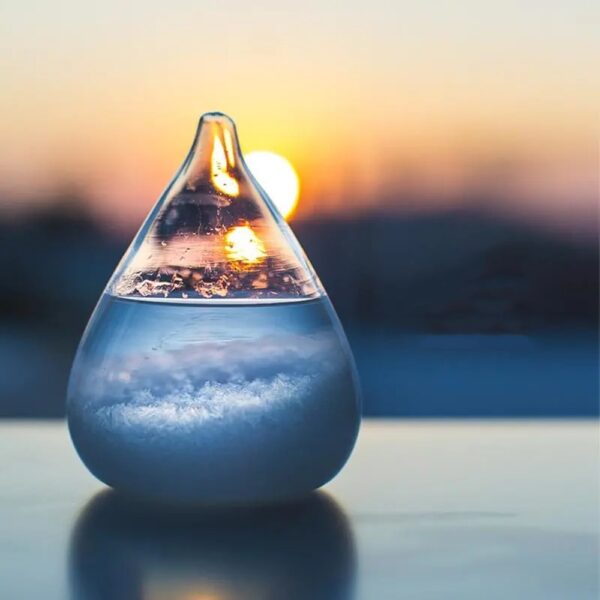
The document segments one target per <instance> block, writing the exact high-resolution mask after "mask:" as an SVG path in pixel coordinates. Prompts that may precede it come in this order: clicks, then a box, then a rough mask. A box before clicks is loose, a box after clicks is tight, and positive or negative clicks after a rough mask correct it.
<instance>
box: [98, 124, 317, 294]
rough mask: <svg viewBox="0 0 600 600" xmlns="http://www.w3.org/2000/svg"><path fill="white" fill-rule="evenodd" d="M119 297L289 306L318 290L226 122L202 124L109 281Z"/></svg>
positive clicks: (309, 268) (233, 131) (308, 269)
mask: <svg viewBox="0 0 600 600" xmlns="http://www.w3.org/2000/svg"><path fill="white" fill-rule="evenodd" d="M110 289H111V291H112V292H113V293H114V294H116V295H117V296H120V297H129V298H135V297H137V298H146V299H156V298H168V299H169V300H178V299H179V300H188V301H196V302H202V301H204V300H207V299H210V300H216V299H222V300H225V301H228V302H242V303H244V302H248V301H254V300H258V299H267V298H268V299H270V300H279V301H284V302H289V301H291V300H299V299H306V298H316V297H318V296H319V295H321V294H322V291H323V290H322V287H321V284H320V282H319V280H318V278H317V277H316V275H315V273H314V271H313V270H312V268H311V267H310V265H309V263H308V261H307V260H306V257H305V256H304V253H303V252H302V249H301V248H300V246H299V245H298V243H297V241H296V240H295V238H294V236H293V235H292V234H291V232H290V230H289V228H288V226H287V224H286V223H285V221H284V220H283V219H282V218H281V216H280V215H279V214H278V213H277V210H276V209H275V207H274V206H273V204H272V202H271V201H270V199H269V198H268V197H267V196H266V194H264V192H263V191H262V190H261V189H260V187H259V186H258V185H257V184H256V182H255V181H254V179H253V178H252V175H251V174H250V172H249V171H248V169H247V167H246V165H245V163H244V160H243V158H242V155H241V152H240V147H239V142H238V138H237V133H236V130H235V125H234V124H233V121H232V120H231V119H230V118H229V117H226V116H225V115H223V114H221V113H208V114H206V115H204V116H203V117H202V119H201V120H200V124H199V126H198V131H197V133H196V138H195V140H194V143H193V145H192V148H191V150H190V152H189V154H188V156H187V158H186V159H185V161H184V163H183V165H182V167H181V169H180V170H179V172H178V173H177V175H176V176H175V179H174V180H173V182H172V183H171V184H170V185H169V187H168V188H167V190H166V191H165V193H164V194H163V196H162V198H161V199H160V200H159V202H158V204H157V206H156V208H155V209H154V210H153V211H152V213H151V214H150V216H149V218H148V219H147V221H146V223H145V224H144V226H143V227H142V230H141V231H140V233H139V234H138V236H137V238H136V240H135V241H134V243H133V245H132V247H131V250H130V251H129V252H128V254H127V255H126V256H125V258H124V260H123V263H122V264H121V265H120V267H119V269H118V270H117V272H116V273H115V276H114V277H113V280H112V281H111V284H110Z"/></svg>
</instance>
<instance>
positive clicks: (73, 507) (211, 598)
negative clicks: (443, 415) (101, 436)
mask: <svg viewBox="0 0 600 600" xmlns="http://www.w3.org/2000/svg"><path fill="white" fill-rule="evenodd" d="M0 456H1V457H2V458H1V460H0V482H1V483H0V598H7V599H9V598H10V599H20V598H24V599H28V598H38V597H43V598H45V599H46V600H53V599H61V600H63V599H67V600H68V599H71V600H75V599H79V598H81V599H83V600H86V599H88V598H94V599H100V598H110V599H111V600H112V599H117V600H118V599H121V598H122V599H128V600H132V599H138V598H139V599H142V598H143V599H152V600H163V599H164V600H166V599H169V600H237V599H249V600H254V599H260V600H269V599H285V600H295V599H296V598H305V599H306V598H311V599H321V598H323V599H326V600H337V599H340V600H341V599H355V600H375V599H377V600H382V599H388V598H389V599H397V598H410V599H437V598H440V599H442V598H444V599H446V598H457V599H470V598H473V599H475V598H477V599H479V598H486V599H496V598H497V599H503V600H504V599H506V598H511V599H514V598H519V599H520V598H524V599H525V598H527V599H532V598H533V599H536V598H540V599H545V600H546V599H554V598H556V599H559V598H560V599H564V598H569V599H580V598H582V599H587V598H590V599H595V598H597V597H598V592H599V587H598V526H599V523H598V517H599V514H598V501H599V495H598V494H599V468H598V467H599V436H598V425H597V423H596V422H594V421H521V422H508V421H507V422H480V421H437V422H436V421H393V420H389V421H373V420H367V421H365V422H364V423H363V427H362V430H361V434H360V437H359V442H358V445H357V448H356V450H355V452H354V454H353V456H352V457H351V459H350V462H349V463H348V465H347V466H346V468H345V469H344V470H343V471H342V472H341V473H340V475H339V476H338V477H337V478H336V479H335V480H334V481H333V482H331V483H330V484H329V485H327V486H325V488H323V490H322V491H320V492H318V493H315V494H313V495H312V496H310V497H308V498H305V499H303V500H300V501H298V502H295V503H292V504H288V505H285V506H275V507H263V508H255V509H243V510H241V509H238V510H228V511H217V510H214V509H213V510H203V511H200V510H198V509H195V510H192V509H186V510H175V509H172V508H168V507H162V508H157V507H153V506H146V505H142V504H140V503H139V502H135V501H133V500H129V499H126V498H122V497H120V496H119V495H118V494H116V493H114V492H112V491H110V490H108V489H107V488H106V487H104V486H103V485H102V484H100V483H99V482H97V481H96V480H95V479H94V478H93V477H92V476H91V475H89V474H88V472H87V471H86V470H85V468H84V467H83V465H82V464H81V463H80V462H79V460H78V458H77V456H76V454H75V452H74V450H73V449H72V446H71V443H70V440H69V437H68V434H67V430H66V425H65V424H64V423H63V422H41V421H37V422H36V421H29V422H24V421H4V422H0ZM315 460H318V457H315Z"/></svg>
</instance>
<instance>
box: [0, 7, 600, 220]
mask: <svg viewBox="0 0 600 600" xmlns="http://www.w3.org/2000/svg"><path fill="white" fill-rule="evenodd" d="M597 16H598V9H597V8H596V7H595V3H593V2H585V1H583V0H574V1H573V2H558V1H554V0H547V1H541V0H533V1H531V2H517V1H515V0H503V1H500V0H490V1H488V2H481V1H479V0H463V1H453V2H449V1H448V2H444V1H435V2H433V1H432V0H425V1H424V2H418V3H415V2H411V3H407V2H391V1H388V2H384V1H381V0H374V1H371V2H368V3H367V2H365V3H361V2H355V1H352V0H349V1H347V2H343V3H342V2H329V1H320V2H313V1H308V2H302V3H289V2H281V1H278V2H274V1H270V2H260V3H247V2H243V1H242V0H236V1H220V2H192V1H187V2H183V1H177V0H175V1H173V2H168V3H165V2H152V1H145V2H141V1H134V2H127V3H121V2H116V1H115V0H106V1H105V2H102V3H82V2H76V1H75V0H58V1H52V2H50V1H49V0H38V1H37V2H27V3H16V2H14V3H12V4H11V5H10V6H8V5H7V6H4V7H3V9H2V19H1V20H0V47H1V48H0V49H1V52H0V84H1V87H2V94H0V109H1V114H2V119H1V120H0V136H1V138H0V139H2V142H3V146H2V147H3V152H2V155H1V156H0V212H5V213H6V212H16V211H20V210H23V209H26V208H28V207H31V206H35V204H36V203H40V202H45V201H47V198H49V197H52V196H53V195H55V194H56V193H57V190H59V189H61V188H63V187H69V186H73V187H75V188H77V189H79V190H80V191H81V193H82V194H83V195H84V196H85V197H86V198H87V199H88V200H87V201H88V202H89V203H90V206H91V208H92V209H93V211H94V212H95V213H97V214H98V215H99V216H101V217H102V218H104V219H106V221H107V222H109V223H110V224H111V225H115V226H116V227H118V226H121V225H126V226H131V225H132V224H137V223H139V221H140V220H141V219H142V218H143V216H144V215H145V214H146V213H147V211H148V210H149V208H150V206H151V205H152V203H153V202H154V201H155V199H156V197H157V196H158V195H159V193H160V192H161V190H162V189H163V188H164V187H165V186H166V184H167V182H168V180H169V179H170V177H171V176H172V175H173V173H174V172H175V170H176V168H177V167H178V165H179V163H180V162H181V161H182V160H183V158H184V156H185V154H186V152H187V150H188V147H189V145H190V143H191V140H192V136H193V134H194V129H195V127H196V122H197V119H198V117H199V115H200V114H201V113H202V112H205V111H208V110H221V111H224V112H226V113H228V114H230V116H232V117H233V118H234V119H235V120H236V122H237V124H238V131H239V134H240V138H241V144H242V148H243V150H244V151H246V152H248V151H251V150H270V151H274V152H278V153H281V154H282V155H283V156H285V157H286V158H288V159H289V160H290V161H291V162H292V164H294V166H295V167H296V169H297V171H298V173H299V175H300V178H301V181H302V195H301V199H300V204H299V207H298V210H297V212H296V215H295V218H299V219H302V218H315V217H328V216H332V215H335V216H341V217H353V216H357V215H360V214H363V213H368V212H393V211H396V212H402V211H414V210H437V209H440V208H446V207H455V206H461V205H465V204H470V203H477V202H486V203H488V204H490V207H491V208H492V209H493V210H497V211H500V212H507V213H509V214H512V215H517V216H520V217H523V218H525V219H530V220H534V221H536V222H542V223H548V224H551V225H553V226H560V227H563V228H566V229H573V230H577V229H578V228H581V227H585V226H586V223H588V224H589V223H590V222H591V221H595V203H596V193H597V168H598V166H597V146H596V143H597V142H596V140H597V104H598V79H597V75H596V71H597V68H596V67H597V64H596V61H595V58H594V57H595V55H596V52H597V47H596V44H595V42H594V22H595V20H596V19H597Z"/></svg>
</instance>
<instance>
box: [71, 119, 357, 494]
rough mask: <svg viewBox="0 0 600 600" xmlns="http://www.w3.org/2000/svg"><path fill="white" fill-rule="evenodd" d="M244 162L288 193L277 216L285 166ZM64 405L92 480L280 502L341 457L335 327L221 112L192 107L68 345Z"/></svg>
mask: <svg viewBox="0 0 600 600" xmlns="http://www.w3.org/2000/svg"><path fill="white" fill-rule="evenodd" d="M258 154H264V153H258ZM273 156H276V155H273ZM256 160H257V159H256V157H255V161H256ZM275 163H277V160H275ZM255 164H258V165H260V168H261V169H263V176H262V177H263V180H264V181H265V182H266V181H273V180H275V181H276V182H277V181H278V182H279V183H278V185H279V187H278V189H279V190H280V192H278V193H281V190H283V191H286V190H287V195H286V194H284V197H285V199H286V202H287V204H284V205H283V210H284V211H286V212H288V214H289V213H291V211H293V207H294V205H295V201H296V198H297V193H298V182H297V178H296V181H295V184H294V181H293V177H292V178H290V172H289V171H286V170H285V169H283V170H280V171H278V173H279V175H278V177H275V178H269V177H268V176H267V177H266V178H265V176H264V168H265V167H266V168H267V170H268V168H269V165H271V168H276V166H277V165H275V167H273V165H274V162H273V158H272V157H265V156H264V155H263V156H262V157H259V160H258V162H255ZM290 168H291V167H290ZM259 170H260V169H257V172H258V171H259ZM281 173H284V175H283V176H281ZM285 173H287V174H285ZM292 174H293V175H295V173H293V169H292ZM267 175H268V173H267ZM265 187H267V185H266V183H265ZM274 189H275V188H274ZM294 195H295V196H294ZM280 197H281V196H280ZM67 412H68V421H69V429H70V433H71V437H72V440H73V443H74V445H75V447H76V449H77V451H78V453H79V456H80V457H81V459H82V460H83V462H84V463H85V464H86V466H87V467H88V468H89V470H90V471H91V472H92V473H93V474H94V475H95V476H96V477H97V478H98V479H100V480H102V481H103V482H105V483H106V484H108V485H109V486H112V487H114V488H116V489H118V490H121V491H124V492H127V493H129V494H133V495H137V496H142V497H145V498H149V499H155V500H159V501H168V502H184V503H202V504H255V503H267V502H275V501H280V500H285V499H288V498H293V497H298V496H302V495H304V494H307V493H308V492H310V491H311V490H313V489H316V488H318V487H320V486H322V485H323V484H324V483H326V482H327V481H329V480H330V479H331V478H332V477H334V476H335V475H336V473H337V472H338V471H339V470H340V469H341V468H342V466H343V465H344V463H345V462H346V460H347V459H348V456H349V455H350V453H351V451H352V448H353V446H354V443H355V440H356V436H357V433H358V427H359V422H360V393H359V388H358V381H357V375H356V369H355V366H354V361H353V358H352V355H351V352H350V349H349V346H348V343H347V340H346V337H345V334H344V332H343V329H342V327H341V325H340V322H339V320H338V318H337V316H336V314H335V311H334V309H333V307H332V305H331V302H330V300H329V299H328V297H327V295H326V293H325V291H324V289H323V286H322V285H321V282H320V281H319V279H318V277H317V275H316V273H315V272H314V270H313V268H312V266H311V265H310V263H309V261H308V260H307V258H306V256H305V255H304V252H303V251H302V248H301V247H300V245H299V244H298V242H297V240H296V238H295V237H294V235H293V233H292V232H291V230H290V228H289V227H288V225H287V223H286V222H285V220H284V219H283V217H282V215H281V214H280V213H279V211H278V210H277V208H276V206H275V205H274V203H273V202H272V201H271V199H270V198H269V196H267V193H266V192H265V190H264V189H263V188H262V187H261V186H260V185H259V184H257V182H256V180H255V178H254V176H253V175H252V173H251V172H250V171H249V169H248V167H247V166H246V164H245V162H244V159H243V157H242V154H241V151H240V147H239V142H238V139H237V134H236V129H235V126H234V124H233V122H232V121H231V119H229V118H228V117H227V116H225V115H223V114H221V113H207V114H205V115H204V116H203V117H202V118H201V120H200V124H199V126H198V131H197V133H196V137H195V140H194V142H193V145H192V148H191V150H190V152H189V154H188V156H187V157H186V159H185V160H184V162H183V164H182V166H181V167H180V169H179V171H178V172H177V173H176V175H175V177H174V179H173V180H172V182H171V183H170V184H169V186H168V187H167V189H166V190H165V192H164V193H163V194H162V196H161V197H160V198H159V200H158V202H157V204H156V205H155V207H154V208H153V209H152V210H151V212H150V214H149V215H148V217H147V219H146V221H145V222H144V224H143V225H142V227H141V229H140V231H139V232H138V234H137V235H136V237H135V238H134V240H133V242H132V243H131V246H130V247H129V249H128V250H127V252H126V253H125V255H124V257H123V259H122V260H121V262H120V263H119V265H118V266H117V268H116V270H115V272H114V274H113V276H112V277H111V279H110V280H109V282H108V285H107V287H106V289H105V291H104V293H103V294H102V296H101V298H100V300H99V302H98V304H97V306H96V309H95V310H94V313H93V315H92V317H91V319H90V322H89V323H88V326H87V328H86V331H85V333H84V335H83V338H82V340H81V343H80V345H79V349H78V352H77V355H76V358H75V361H74V364H73V368H72V371H71V378H70V381H69V390H68V399H67Z"/></svg>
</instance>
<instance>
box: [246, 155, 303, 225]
mask: <svg viewBox="0 0 600 600" xmlns="http://www.w3.org/2000/svg"><path fill="white" fill-rule="evenodd" d="M245 158H246V163H247V165H248V167H249V168H250V170H251V171H252V174H253V175H254V177H256V179H257V181H258V183H260V185H261V186H262V187H263V189H264V190H265V192H267V194H268V196H269V198H271V200H273V203H274V204H275V206H276V207H277V209H278V210H279V212H280V213H281V215H282V216H283V218H284V219H288V218H289V217H290V216H291V215H292V214H293V212H294V210H295V208H296V205H297V204H298V194H299V191H300V180H299V179H298V174H297V173H296V171H295V169H294V167H293V166H292V165H291V164H290V162H289V161H288V160H287V159H285V158H283V156H280V155H279V154H275V153H274V152H262V151H261V152H250V153H249V154H248V155H247V156H246V157H245Z"/></svg>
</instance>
